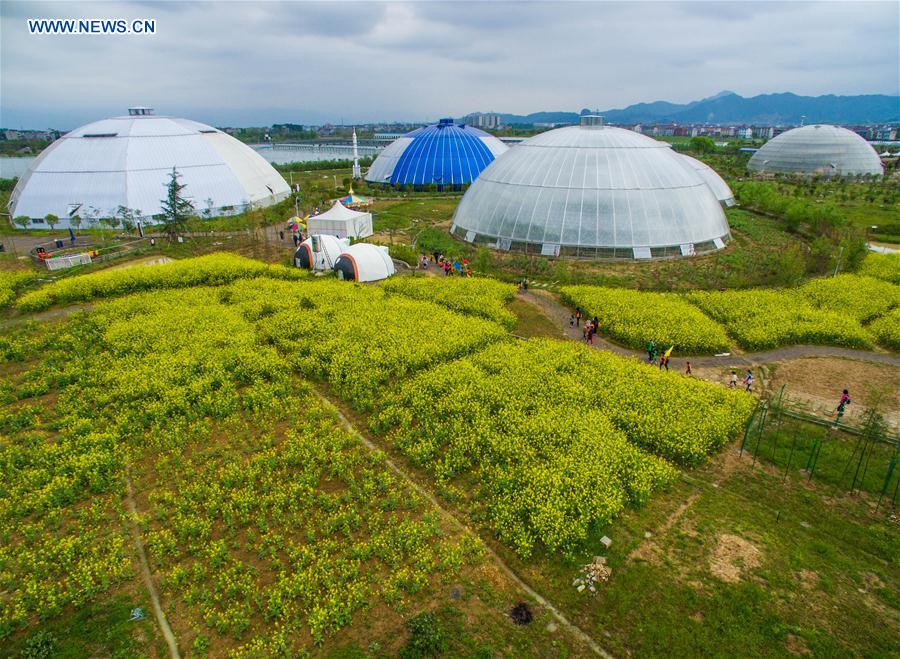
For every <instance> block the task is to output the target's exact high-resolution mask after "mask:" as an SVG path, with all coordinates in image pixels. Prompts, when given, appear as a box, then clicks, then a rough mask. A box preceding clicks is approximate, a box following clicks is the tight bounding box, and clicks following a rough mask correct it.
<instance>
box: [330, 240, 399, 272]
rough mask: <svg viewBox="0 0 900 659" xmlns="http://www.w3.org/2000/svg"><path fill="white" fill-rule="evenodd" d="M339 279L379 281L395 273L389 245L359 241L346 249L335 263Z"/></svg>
mask: <svg viewBox="0 0 900 659" xmlns="http://www.w3.org/2000/svg"><path fill="white" fill-rule="evenodd" d="M334 271H335V273H336V274H337V276H338V279H349V280H351V281H378V280H379V279H387V278H388V277H390V276H391V275H393V274H394V262H393V261H392V260H391V257H390V255H389V254H388V248H387V247H381V246H380V245H372V244H370V243H357V244H355V245H351V246H350V247H348V248H347V249H345V250H344V251H343V252H342V253H341V255H340V256H339V257H338V259H337V261H336V262H335V264H334Z"/></svg>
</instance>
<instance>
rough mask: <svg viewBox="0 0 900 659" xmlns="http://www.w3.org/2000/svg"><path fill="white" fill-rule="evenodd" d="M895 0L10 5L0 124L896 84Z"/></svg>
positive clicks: (354, 115)
mask: <svg viewBox="0 0 900 659" xmlns="http://www.w3.org/2000/svg"><path fill="white" fill-rule="evenodd" d="M28 18H124V19H133V18H152V19H155V20H156V24H157V33H156V34H155V35H153V36H139V35H117V36H109V35H107V36H99V35H77V36H74V35H68V36H50V35H31V34H29V33H28V25H27V19H28ZM898 34H900V3H898V2H896V0H890V1H887V2H822V3H819V2H728V3H721V2H703V1H695V2H629V3H617V2H574V3H563V2H529V3H523V2H452V3H445V2H414V3H381V2H362V3H356V2H328V3H314V2H286V3H283V2H263V1H259V2H197V3H181V2H179V3H176V2H84V1H80V2H51V3H44V2H14V1H11V0H3V2H2V4H0V49H2V51H0V67H2V69H0V113H2V114H0V126H3V127H16V128H18V127H25V128H46V127H49V126H53V127H58V128H72V127H75V126H77V125H80V124H82V123H85V122H87V121H90V120H92V119H96V118H100V117H104V116H110V115H114V114H124V110H125V108H126V107H128V106H129V105H138V104H142V105H150V106H153V107H155V108H157V111H158V112H159V113H165V114H175V115H181V116H187V117H190V118H193V119H196V120H198V121H203V122H206V123H211V124H216V125H220V126H221V125H268V124H271V123H280V122H288V121H290V122H296V123H320V122H324V121H332V122H338V121H340V120H341V119H343V121H344V122H346V123H353V122H369V121H388V120H424V119H434V118H437V117H439V116H460V115H463V114H466V113H468V112H472V111H491V110H493V111H500V112H514V113H519V114H527V113H529V112H535V111H540V110H570V111H578V110H580V109H581V108H583V107H596V108H601V109H608V108H613V107H624V106H626V105H629V104H631V103H635V102H640V101H653V100H660V99H663V100H670V101H675V102H687V101H691V100H696V99H699V98H703V97H706V96H710V95H712V94H715V93H717V92H719V91H721V90H723V89H730V90H733V91H735V92H737V93H739V94H741V95H743V96H752V95H755V94H761V93H770V92H781V91H792V92H795V93H798V94H805V95H820V94H876V93H880V94H897V93H898V88H900V37H898Z"/></svg>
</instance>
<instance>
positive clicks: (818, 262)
mask: <svg viewBox="0 0 900 659" xmlns="http://www.w3.org/2000/svg"><path fill="white" fill-rule="evenodd" d="M731 185H732V191H733V192H734V193H735V196H736V197H737V199H738V200H739V201H740V203H741V205H742V206H745V207H749V208H752V209H755V210H758V211H762V212H763V213H767V214H769V215H773V216H775V217H777V218H779V219H780V220H781V221H782V222H783V223H784V228H785V229H786V230H787V231H789V232H791V233H803V234H805V237H806V238H807V239H808V240H809V255H808V259H807V264H806V267H807V270H808V271H809V272H813V273H818V274H821V273H824V272H827V271H830V270H832V269H835V268H840V269H843V270H855V269H856V268H857V267H859V265H860V263H862V260H863V258H865V255H866V251H867V248H866V240H865V236H864V235H863V233H862V231H861V230H860V229H859V228H857V227H854V226H853V225H852V224H851V222H850V221H849V220H848V219H847V217H846V216H845V215H844V214H843V213H842V212H841V210H840V209H839V208H838V207H836V206H834V205H833V204H830V203H821V202H815V201H809V200H807V199H804V198H802V197H789V196H786V195H784V194H782V193H781V192H780V191H779V190H778V189H777V188H775V186H773V185H772V184H771V183H767V182H764V181H742V182H732V184H731Z"/></svg>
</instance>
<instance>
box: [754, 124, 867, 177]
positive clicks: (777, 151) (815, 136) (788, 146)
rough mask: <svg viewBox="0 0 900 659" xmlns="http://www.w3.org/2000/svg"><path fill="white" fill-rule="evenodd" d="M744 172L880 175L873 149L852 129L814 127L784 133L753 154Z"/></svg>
mask: <svg viewBox="0 0 900 659" xmlns="http://www.w3.org/2000/svg"><path fill="white" fill-rule="evenodd" d="M747 169H749V170H750V171H754V172H775V173H782V174H822V175H825V176H863V175H867V174H868V175H875V176H881V175H882V174H883V173H884V167H883V166H882V164H881V159H880V158H879V157H878V154H877V153H876V152H875V149H873V148H872V146H871V145H870V144H869V143H868V142H866V141H865V140H864V139H863V138H862V137H860V136H859V135H857V134H856V133H854V132H853V131H852V130H847V129H846V128H841V127H840V126H829V125H825V124H814V125H811V126H801V127H800V128H794V129H792V130H788V131H785V132H784V133H782V134H781V135H778V136H776V137H774V138H772V139H771V140H769V141H768V142H766V143H765V144H763V146H762V147H761V148H760V149H759V151H757V152H756V153H754V154H753V157H751V158H750V162H748V163H747Z"/></svg>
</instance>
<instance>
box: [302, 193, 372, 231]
mask: <svg viewBox="0 0 900 659" xmlns="http://www.w3.org/2000/svg"><path fill="white" fill-rule="evenodd" d="M306 226H307V231H309V234H310V235H313V234H330V235H332V236H337V237H338V238H348V237H351V236H352V237H353V238H365V237H366V236H371V235H372V214H371V213H363V212H360V211H355V210H352V209H350V208H347V207H346V206H344V205H343V204H342V203H341V202H339V201H336V202H334V206H332V207H331V208H329V209H328V210H327V211H325V212H324V213H319V214H318V215H315V216H313V217H311V218H309V223H308V224H307V225H306Z"/></svg>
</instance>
